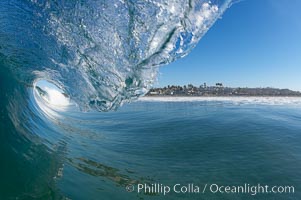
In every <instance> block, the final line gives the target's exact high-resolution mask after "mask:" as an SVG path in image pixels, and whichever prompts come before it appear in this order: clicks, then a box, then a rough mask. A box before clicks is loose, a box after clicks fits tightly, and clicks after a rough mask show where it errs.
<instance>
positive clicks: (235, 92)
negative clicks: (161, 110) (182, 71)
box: [145, 83, 301, 97]
mask: <svg viewBox="0 0 301 200" xmlns="http://www.w3.org/2000/svg"><path fill="white" fill-rule="evenodd" d="M145 96H150V97H301V92H299V91H293V90H289V89H279V88H271V87H266V88H248V87H237V88H232V87H224V85H223V84H222V83H216V85H214V86H207V84H206V83H204V84H203V85H200V86H194V85H192V84H188V85H187V86H186V85H184V86H175V85H171V86H170V85H168V86H167V87H163V88H152V89H150V91H149V92H148V93H147V94H146V95H145Z"/></svg>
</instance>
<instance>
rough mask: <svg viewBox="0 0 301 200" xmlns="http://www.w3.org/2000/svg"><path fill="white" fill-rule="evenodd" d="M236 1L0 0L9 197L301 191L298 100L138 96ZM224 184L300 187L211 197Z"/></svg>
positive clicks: (1, 170) (80, 199)
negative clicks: (190, 189)
mask: <svg viewBox="0 0 301 200" xmlns="http://www.w3.org/2000/svg"><path fill="white" fill-rule="evenodd" d="M232 3H233V1H231V0H211V1H209V0H181V1H178V0H173V1H172V0H149V1H144V0H137V1H132V0H127V1H120V0H116V1H115V0H112V1H104V0H100V1H94V0H74V1H67V0H66V1H59V0H58V1H52V0H1V1H0V27H1V28H0V97H1V99H0V141H1V144H0V200H32V199H41V200H44V199H45V200H50V199H65V200H67V199H73V200H86V199H89V200H90V199H91V200H98V199H104V200H115V199H300V198H301V196H300V192H299V191H300V189H299V187H300V177H301V176H300V173H301V172H300V166H301V165H300V164H301V163H300V162H301V160H300V152H301V151H300V145H299V142H300V130H301V127H300V123H299V122H300V116H301V112H300V111H301V109H300V102H301V101H300V99H298V98H278V99H275V98H260V99H256V98H255V99H252V98H240V99H239V98H203V99H193V98H191V99H187V98H186V99H166V98H165V99H151V98H148V99H142V100H140V101H138V102H133V103H131V104H128V102H132V101H134V100H135V99H138V98H139V97H140V96H142V95H143V94H145V93H146V92H147V90H148V89H149V88H151V87H152V84H153V83H154V81H155V80H156V74H157V71H158V67H159V66H161V65H164V64H168V63H170V62H172V61H174V60H176V59H178V58H181V57H183V56H185V55H187V54H188V53H189V52H190V51H191V50H192V49H193V47H195V46H196V44H197V43H198V41H199V40H200V39H201V38H202V36H203V35H204V34H205V33H206V32H207V30H208V29H209V28H210V27H211V26H212V25H213V24H214V22H215V21H216V20H217V19H219V18H220V17H221V15H222V14H223V12H224V11H226V10H227V8H228V7H229V6H230V5H231V4H232ZM122 104H123V106H122V107H120V106H121V105H122ZM119 107H120V108H119ZM118 108H119V109H118ZM99 111H100V112H99ZM140 184H145V185H146V186H152V185H153V186H154V185H159V188H162V187H163V186H164V187H165V188H167V187H170V188H172V186H173V185H176V184H180V185H183V186H185V185H189V184H190V185H191V184H194V185H195V186H199V187H200V191H201V192H199V193H196V192H194V193H191V192H190V193H185V194H183V192H182V193H176V192H170V193H168V194H166V195H164V194H162V190H160V192H156V191H155V192H154V191H152V192H147V191H146V192H143V191H140V190H139V191H140V192H138V188H139V187H140ZM215 184H216V185H220V186H223V185H224V186H227V185H229V186H235V185H243V184H249V185H247V186H248V187H249V186H253V185H258V184H262V185H268V186H276V185H277V186H281V187H282V188H284V187H285V186H293V187H294V193H293V194H292V193H290V194H289V193H284V192H282V194H272V193H269V194H256V195H255V194H254V192H252V191H251V192H252V194H251V193H250V192H247V194H225V193H219V192H212V191H211V192H210V186H211V187H212V185H213V187H214V186H215ZM205 186H206V187H205ZM207 186H208V187H207ZM187 187H188V186H187ZM206 188H207V189H206ZM132 190H133V191H132ZM184 190H185V187H184ZM202 191H204V192H202Z"/></svg>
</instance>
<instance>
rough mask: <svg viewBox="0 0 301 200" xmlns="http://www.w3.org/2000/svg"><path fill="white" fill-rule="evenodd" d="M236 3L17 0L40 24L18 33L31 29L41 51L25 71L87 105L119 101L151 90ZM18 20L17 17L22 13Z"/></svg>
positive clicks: (32, 44) (30, 40)
mask: <svg viewBox="0 0 301 200" xmlns="http://www.w3.org/2000/svg"><path fill="white" fill-rule="evenodd" d="M5 1H6V0H4V2H5ZM14 2H15V1H14ZM230 3H231V1H230V0H214V1H209V0H148V1H145V0H135V1H133V0H127V1H126V0H112V1H93V0H85V1H50V0H49V1H42V0H31V1H22V0H17V1H16V3H15V4H13V5H10V6H11V7H16V6H18V9H20V10H21V11H22V15H20V16H17V15H16V17H17V18H18V17H23V18H24V15H25V16H27V17H26V18H25V19H26V22H27V23H32V24H33V25H32V26H25V25H23V24H19V27H20V29H21V30H22V29H24V30H26V29H30V30H26V31H25V34H24V30H23V33H22V34H20V35H18V34H17V37H20V38H19V39H21V38H24V37H25V39H26V42H25V46H26V48H30V50H31V51H29V52H32V54H31V55H29V57H33V56H35V59H37V62H36V63H34V62H33V60H34V59H32V60H29V62H32V63H30V64H31V66H29V68H28V67H26V69H25V68H22V69H21V74H22V73H24V71H26V72H27V74H31V75H32V74H34V76H35V79H37V78H38V79H46V80H51V82H54V83H56V85H57V86H58V87H60V88H61V89H62V90H64V91H65V92H66V93H68V95H69V96H70V98H71V99H72V100H73V101H74V102H76V103H77V104H78V105H79V106H80V108H81V109H83V110H87V109H91V108H92V109H95V110H99V111H107V110H110V109H115V108H117V107H118V106H119V105H120V104H122V102H124V101H130V100H131V99H135V98H137V97H139V96H141V95H143V94H145V93H146V92H147V90H148V89H149V88H150V87H151V86H152V84H153V83H154V81H155V80H156V74H157V71H158V67H159V66H161V65H164V64H167V63H170V62H172V61H174V60H175V59H177V58H180V57H183V56H185V55H186V54H187V53H188V52H189V51H190V50H191V49H192V48H193V47H194V46H195V45H196V44H197V42H198V41H199V40H200V38H201V37H202V36H203V35H204V34H205V33H206V31H207V30H208V29H209V28H210V27H211V26H212V24H213V23H214V22H215V21H216V19H218V17H219V16H220V15H221V14H222V13H223V12H224V11H225V9H226V8H227V7H228V6H229V5H230ZM11 4H12V3H11ZM20 5H22V6H20ZM4 6H6V8H11V7H10V6H8V5H5V3H4ZM11 12H16V11H15V10H14V11H13V9H12V10H11ZM3 17H4V16H3ZM0 20H1V19H0ZM12 20H14V19H12ZM12 20H11V21H12ZM3 21H4V20H1V22H3ZM19 22H20V21H19ZM14 23H15V24H14ZM14 23H13V25H15V26H16V25H18V24H17V23H18V20H16V21H14ZM20 23H22V20H21V22H20ZM11 24H12V23H11ZM8 31H11V32H12V30H8ZM6 33H7V32H6ZM0 34H1V33H0ZM26 37H27V38H26ZM16 39H18V38H16ZM1 42H2V41H1ZM14 45H17V46H19V48H20V44H10V45H7V46H9V47H10V48H14V47H12V46H14ZM6 50H7V49H6ZM0 51H1V50H0ZM37 51H38V53H37ZM0 53H1V52H0ZM6 53H7V51H6ZM24 60H25V58H24ZM24 69H25V70H24ZM29 76H30V75H29ZM29 81H30V82H31V83H33V82H34V80H33V78H29Z"/></svg>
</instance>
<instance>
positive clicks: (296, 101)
mask: <svg viewBox="0 0 301 200" xmlns="http://www.w3.org/2000/svg"><path fill="white" fill-rule="evenodd" d="M139 101H158V102H197V101H202V102H204V101H215V102H230V103H234V104H264V105H289V104H291V105H301V97H141V98H139Z"/></svg>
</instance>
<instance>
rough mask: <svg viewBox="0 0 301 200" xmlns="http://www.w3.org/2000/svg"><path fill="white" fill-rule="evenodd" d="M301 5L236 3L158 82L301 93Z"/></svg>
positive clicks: (277, 0) (266, 0) (263, 0)
mask: <svg viewBox="0 0 301 200" xmlns="http://www.w3.org/2000/svg"><path fill="white" fill-rule="evenodd" d="M300 10H301V1H300V0H245V1H241V2H239V3H237V4H234V5H233V6H232V7H231V8H230V9H228V10H227V11H226V12H225V13H224V15H223V17H222V19H220V20H218V21H217V22H216V23H215V24H214V25H213V27H212V28H211V29H210V30H209V31H208V32H207V33H206V35H205V36H204V37H203V38H202V39H201V41H200V42H199V44H198V45H197V47H196V48H195V49H194V50H193V51H192V52H191V53H190V54H189V55H188V56H186V57H185V58H182V59H180V60H178V61H176V62H174V63H172V64H169V65H167V66H163V67H161V68H160V75H159V83H158V84H157V85H156V86H158V85H159V86H165V85H168V84H177V85H184V84H188V83H192V84H194V85H200V84H202V83H204V82H207V84H215V83H216V82H222V83H224V85H226V86H234V87H235V86H242V87H243V86H248V87H268V86H270V87H279V88H290V89H295V90H300V91H301V11H300Z"/></svg>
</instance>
